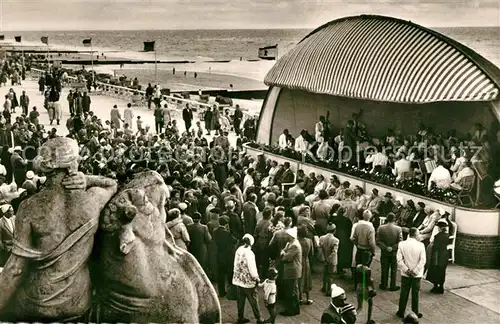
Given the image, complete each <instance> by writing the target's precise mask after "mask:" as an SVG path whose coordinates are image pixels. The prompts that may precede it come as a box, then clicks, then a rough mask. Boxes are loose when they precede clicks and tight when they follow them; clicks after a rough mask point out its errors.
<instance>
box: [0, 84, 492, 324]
mask: <svg viewBox="0 0 500 324" xmlns="http://www.w3.org/2000/svg"><path fill="white" fill-rule="evenodd" d="M9 88H11V87H10V86H4V87H0V91H2V92H0V93H3V94H6V93H7V92H8V90H9ZM12 88H14V89H15V91H16V93H17V95H18V98H19V96H20V95H21V93H22V91H23V90H26V92H27V94H28V96H29V97H30V110H31V107H33V106H37V107H38V110H39V112H40V114H41V116H40V122H41V123H42V124H44V125H45V126H46V128H48V129H50V127H55V128H56V129H57V130H58V134H59V135H66V134H67V129H66V125H65V124H66V120H67V118H68V117H69V109H68V102H67V100H66V96H67V89H63V93H62V94H61V104H62V107H63V116H64V117H63V120H62V121H61V125H60V126H57V125H53V126H50V125H49V120H48V114H47V112H46V111H45V109H44V108H43V96H42V95H41V94H40V93H39V92H38V85H37V82H36V81H30V80H26V81H24V82H23V85H22V86H14V87H12ZM91 99H92V104H91V110H92V111H94V112H95V114H96V115H97V116H98V117H99V118H101V119H102V120H103V121H105V120H107V119H109V112H110V110H111V108H112V107H113V105H115V104H116V105H118V107H119V108H120V109H121V111H123V109H124V107H126V104H127V101H125V100H120V99H116V98H110V97H106V96H100V95H91ZM133 110H134V112H135V115H136V116H137V115H140V116H141V117H142V119H143V120H144V124H145V125H150V126H151V128H152V130H154V117H153V111H148V109H147V108H146V107H134V108H133ZM20 111H21V109H19V108H18V109H17V110H16V115H15V116H18V115H19V114H20ZM175 117H176V119H177V121H178V124H179V129H180V130H181V131H183V130H184V124H183V122H182V119H181V118H180V114H177V115H176V116H175ZM134 128H135V125H134ZM234 138H235V137H234V136H230V139H231V141H232V142H233V144H234ZM372 269H373V274H374V279H375V282H376V287H377V288H378V282H379V281H380V263H379V261H378V257H376V258H375V260H374V262H373V264H372ZM315 270H316V273H315V274H313V290H312V292H311V298H312V299H313V300H314V304H313V305H310V306H302V307H301V314H300V315H299V316H295V317H290V318H284V317H281V316H278V318H277V323H319V319H320V318H321V314H322V312H323V310H324V309H325V308H326V307H327V305H328V303H329V298H327V297H325V296H323V295H322V294H321V293H320V292H319V289H320V287H321V271H322V270H321V268H320V267H315ZM398 282H400V281H399V280H398ZM336 284H338V285H340V286H342V287H343V288H344V289H346V291H347V294H348V299H349V301H350V302H351V303H353V304H354V305H355V297H354V293H353V286H352V284H350V283H348V282H346V281H343V280H339V281H338V282H336ZM430 288H431V284H429V283H428V282H426V281H424V282H423V284H422V291H421V297H420V308H421V312H422V313H423V315H424V317H423V318H422V319H421V323H435V324H438V323H450V324H452V323H453V324H462V323H463V324H466V323H467V324H470V323H478V324H494V323H500V297H499V296H500V270H474V269H468V268H465V267H461V266H457V265H450V266H449V267H448V271H447V281H446V284H445V289H446V291H445V293H444V295H434V294H430V293H429V290H430ZM398 299H399V292H386V291H378V295H377V297H376V298H375V300H374V304H375V309H374V320H375V321H376V322H377V323H383V324H386V323H387V324H391V323H400V322H401V321H399V320H398V318H396V316H395V313H396V311H397V305H398ZM409 305H410V303H409ZM221 306H222V310H223V321H224V322H225V323H229V322H232V323H234V322H236V319H237V318H236V301H229V300H227V299H225V298H223V299H221ZM261 311H262V313H263V317H267V310H266V309H265V307H264V304H263V302H261ZM366 311H367V305H365V307H364V310H363V312H361V314H359V316H358V323H365V322H366ZM246 316H247V317H248V318H250V319H252V318H253V317H252V314H251V310H250V307H249V305H248V303H247V309H246Z"/></svg>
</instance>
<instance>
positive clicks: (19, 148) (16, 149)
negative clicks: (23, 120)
mask: <svg viewBox="0 0 500 324" xmlns="http://www.w3.org/2000/svg"><path fill="white" fill-rule="evenodd" d="M22 150H23V149H22V147H20V146H16V147H14V151H22Z"/></svg>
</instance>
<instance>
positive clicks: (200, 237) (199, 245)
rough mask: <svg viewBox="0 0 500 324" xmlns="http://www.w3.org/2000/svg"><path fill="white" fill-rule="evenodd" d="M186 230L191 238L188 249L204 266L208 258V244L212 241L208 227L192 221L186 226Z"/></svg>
mask: <svg viewBox="0 0 500 324" xmlns="http://www.w3.org/2000/svg"><path fill="white" fill-rule="evenodd" d="M187 230H188V233H189V237H190V238H191V243H190V244H189V248H188V250H189V252H190V253H191V254H192V255H194V257H195V258H196V260H198V262H199V263H200V265H201V266H202V267H204V268H205V267H206V265H207V258H208V244H209V243H210V242H211V241H212V236H211V235H210V233H209V232H208V227H207V226H206V225H203V224H200V223H193V224H190V225H188V226H187Z"/></svg>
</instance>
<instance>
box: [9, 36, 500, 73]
mask: <svg viewBox="0 0 500 324" xmlns="http://www.w3.org/2000/svg"><path fill="white" fill-rule="evenodd" d="M434 29H435V30H437V31H438V32H441V33H443V34H445V35H447V36H449V37H451V38H453V39H455V40H457V41H459V42H461V43H462V44H464V45H466V46H468V47H470V48H472V49H473V50H475V51H477V52H478V53H479V54H481V55H482V56H484V57H485V58H487V59H488V60H490V61H491V62H493V63H494V64H495V65H497V66H499V67H500V27H451V28H434ZM311 31H312V30H308V29H238V30H229V29H226V30H126V31H125V30H121V31H110V30H106V31H104V30H103V31H46V32H44V31H22V32H4V33H3V34H5V38H6V40H7V39H13V38H14V36H22V42H23V43H33V44H38V45H42V44H41V42H40V38H41V37H42V36H48V39H49V44H50V45H51V46H59V47H64V48H68V49H78V50H82V49H84V48H83V45H82V41H83V39H86V38H92V44H93V50H95V51H98V52H101V51H102V52H103V53H105V55H108V56H110V57H113V56H114V57H121V58H129V59H144V60H151V59H154V53H151V52H149V53H148V52H143V51H142V50H143V42H144V41H153V40H154V41H155V42H156V52H157V58H158V60H189V61H196V62H198V63H200V62H207V61H223V60H227V61H231V62H238V61H246V60H255V59H258V49H259V47H264V46H271V45H275V44H278V55H279V56H282V55H284V54H285V53H286V52H287V51H289V50H290V49H291V48H293V47H294V46H295V45H296V44H297V43H298V42H299V41H300V40H301V39H302V38H303V37H305V36H306V35H308V33H310V32H311ZM85 50H88V48H86V49H85ZM262 66H263V68H262V69H261V70H262V71H258V73H253V74H252V71H246V70H247V69H245V68H240V69H238V68H237V64H233V66H231V64H229V65H228V66H227V70H228V72H230V70H235V72H234V73H235V74H240V75H241V74H245V73H246V74H248V76H249V77H252V78H254V79H260V78H263V76H264V75H265V73H266V71H267V70H268V69H269V68H270V67H271V66H272V62H268V63H263V64H262ZM149 68H151V67H149ZM196 69H198V67H196ZM250 70H255V68H254V67H252V68H250ZM253 72H255V71H253Z"/></svg>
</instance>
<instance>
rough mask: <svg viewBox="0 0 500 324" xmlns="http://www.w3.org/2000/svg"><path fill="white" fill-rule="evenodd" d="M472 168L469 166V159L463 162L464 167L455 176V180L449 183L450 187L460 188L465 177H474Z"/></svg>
mask: <svg viewBox="0 0 500 324" xmlns="http://www.w3.org/2000/svg"><path fill="white" fill-rule="evenodd" d="M474 176H475V174H474V170H472V168H471V163H470V162H469V161H466V162H464V167H463V168H462V170H460V172H458V174H457V175H456V177H455V181H454V182H453V183H452V184H451V185H450V186H451V188H453V189H456V190H462V181H463V180H464V179H465V178H466V177H474Z"/></svg>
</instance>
